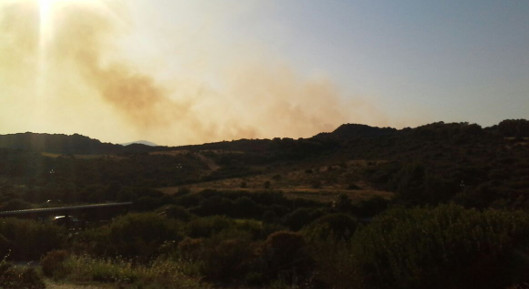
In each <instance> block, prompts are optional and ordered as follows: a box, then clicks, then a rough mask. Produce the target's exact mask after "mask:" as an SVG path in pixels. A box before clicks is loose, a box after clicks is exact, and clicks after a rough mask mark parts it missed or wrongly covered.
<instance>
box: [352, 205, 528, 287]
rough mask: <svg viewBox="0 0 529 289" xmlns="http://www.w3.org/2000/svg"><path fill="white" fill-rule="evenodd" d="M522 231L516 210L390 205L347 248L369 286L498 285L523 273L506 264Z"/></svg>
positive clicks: (523, 219) (521, 242) (520, 244)
mask: <svg viewBox="0 0 529 289" xmlns="http://www.w3.org/2000/svg"><path fill="white" fill-rule="evenodd" d="M528 231H529V216H528V214H525V213H521V212H507V211H497V210H490V209H489V210H486V211H483V212H480V211H477V210H474V209H464V208H462V207H459V206H455V205H443V206H439V207H436V208H433V209H429V208H414V209H408V210H405V209H393V210H391V211H389V212H387V213H384V214H382V215H379V216H377V217H376V218H375V219H373V222H372V223H371V224H370V225H369V226H366V227H365V228H364V229H362V230H360V231H359V232H358V233H357V234H355V236H354V238H353V244H354V252H353V253H354V257H355V258H356V261H357V262H358V266H359V269H360V270H361V271H362V275H363V279H364V281H365V282H366V283H367V284H368V287H370V288H471V287H473V288H502V287H505V286H506V285H509V282H510V281H511V280H515V281H516V279H522V280H520V281H524V278H525V279H526V278H527V277H524V276H523V275H522V276H516V275H513V274H512V273H514V271H513V270H511V269H512V260H514V259H515V255H516V254H517V253H516V252H523V251H524V248H525V246H526V245H527V241H529V236H528V234H527V232H528ZM517 266H518V267H519V268H518V269H517V270H519V269H520V268H521V269H520V270H522V271H524V270H525V271H527V270H528V269H529V264H528V262H527V261H525V262H521V263H520V264H518V265H517Z"/></svg>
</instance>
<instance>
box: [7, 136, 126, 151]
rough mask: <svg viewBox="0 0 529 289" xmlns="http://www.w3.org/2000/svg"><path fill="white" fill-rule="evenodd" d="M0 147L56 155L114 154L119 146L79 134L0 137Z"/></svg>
mask: <svg viewBox="0 0 529 289" xmlns="http://www.w3.org/2000/svg"><path fill="white" fill-rule="evenodd" d="M0 147H1V148H9V149H18V150H26V151H36V152H48V153H58V154H101V153H107V154H109V153H116V152H118V151H119V149H120V148H121V146H119V145H114V144H110V143H102V142H100V141H99V140H96V139H91V138H89V137H86V136H82V135H79V134H74V135H64V134H41V133H31V132H26V133H17V134H9V135H0Z"/></svg>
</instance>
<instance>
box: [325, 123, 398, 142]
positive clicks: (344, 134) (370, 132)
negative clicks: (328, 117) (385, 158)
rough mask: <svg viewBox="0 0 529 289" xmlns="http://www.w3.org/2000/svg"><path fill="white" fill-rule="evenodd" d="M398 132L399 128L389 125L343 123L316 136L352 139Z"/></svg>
mask: <svg viewBox="0 0 529 289" xmlns="http://www.w3.org/2000/svg"><path fill="white" fill-rule="evenodd" d="M397 132H398V130H397V129H394V128H389V127H384V128H380V127H372V126H368V125H365V124H343V125H341V126H339V127H338V128H337V129H336V130H334V131H333V132H331V133H320V134H318V135H316V136H315V138H318V137H334V138H337V139H351V138H363V137H379V136H387V135H394V134H396V133H397Z"/></svg>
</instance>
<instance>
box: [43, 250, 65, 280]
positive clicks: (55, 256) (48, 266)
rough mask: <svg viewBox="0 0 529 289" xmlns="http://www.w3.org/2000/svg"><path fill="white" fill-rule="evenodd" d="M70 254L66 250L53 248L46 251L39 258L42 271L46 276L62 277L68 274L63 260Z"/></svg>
mask: <svg viewBox="0 0 529 289" xmlns="http://www.w3.org/2000/svg"><path fill="white" fill-rule="evenodd" d="M69 256H70V254H69V253H68V251H66V250H54V251H50V252H48V253H47V254H46V255H44V256H43V257H42V259H41V260H40V267H41V268H42V273H44V275H45V276H47V277H54V278H62V277H64V276H66V275H67V274H68V272H67V268H66V267H65V266H64V262H65V261H66V259H68V257H69Z"/></svg>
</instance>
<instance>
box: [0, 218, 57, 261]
mask: <svg viewBox="0 0 529 289" xmlns="http://www.w3.org/2000/svg"><path fill="white" fill-rule="evenodd" d="M65 239H66V238H65V230H64V228H61V227H58V226H56V225H54V224H50V223H41V222H37V221H34V220H22V219H14V218H9V219H2V222H0V254H1V256H6V255H7V254H8V252H9V257H10V258H12V259H14V260H22V261H29V260H39V259H40V257H41V256H42V255H44V254H45V253H46V252H48V251H50V250H53V249H57V248H60V247H61V246H62V245H63V243H64V240H65Z"/></svg>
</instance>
